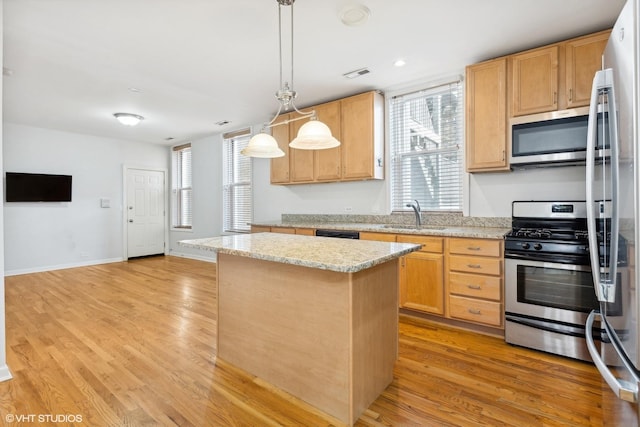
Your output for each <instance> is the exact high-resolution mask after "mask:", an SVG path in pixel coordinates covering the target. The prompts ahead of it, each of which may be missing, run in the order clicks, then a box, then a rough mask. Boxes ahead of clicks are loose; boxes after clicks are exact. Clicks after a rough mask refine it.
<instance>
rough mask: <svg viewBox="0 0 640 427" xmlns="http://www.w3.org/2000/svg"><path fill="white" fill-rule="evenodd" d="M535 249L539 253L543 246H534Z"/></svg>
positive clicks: (537, 244)
mask: <svg viewBox="0 0 640 427" xmlns="http://www.w3.org/2000/svg"><path fill="white" fill-rule="evenodd" d="M533 249H535V250H536V251H539V250H540V249H542V245H541V244H540V243H536V244H535V245H533Z"/></svg>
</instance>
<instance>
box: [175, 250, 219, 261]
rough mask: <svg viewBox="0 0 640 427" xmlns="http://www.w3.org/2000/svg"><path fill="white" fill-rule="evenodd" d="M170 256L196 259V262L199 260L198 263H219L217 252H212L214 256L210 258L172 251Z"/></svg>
mask: <svg viewBox="0 0 640 427" xmlns="http://www.w3.org/2000/svg"><path fill="white" fill-rule="evenodd" d="M169 256H177V257H180V258H190V259H195V260H198V261H207V262H212V263H214V264H215V262H216V261H217V257H216V253H215V252H212V256H211V257H208V256H203V255H197V254H187V253H184V252H176V251H171V253H170V254H169Z"/></svg>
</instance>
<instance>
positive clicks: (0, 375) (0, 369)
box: [0, 365, 13, 382]
mask: <svg viewBox="0 0 640 427" xmlns="http://www.w3.org/2000/svg"><path fill="white" fill-rule="evenodd" d="M11 378H13V377H12V376H11V372H9V367H8V366H7V365H3V366H0V382H2V381H7V380H10V379H11Z"/></svg>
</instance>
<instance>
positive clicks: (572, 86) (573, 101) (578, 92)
mask: <svg viewBox="0 0 640 427" xmlns="http://www.w3.org/2000/svg"><path fill="white" fill-rule="evenodd" d="M609 34H610V31H603V32H601V33H598V34H594V35H591V36H586V37H581V38H579V39H575V40H572V41H570V42H567V43H566V45H565V58H566V86H567V89H566V97H567V107H571V108H573V107H581V106H585V105H589V102H590V101H591V85H592V84H593V76H594V74H595V73H596V71H598V70H600V69H601V68H602V53H603V52H604V48H605V46H606V45H607V40H609Z"/></svg>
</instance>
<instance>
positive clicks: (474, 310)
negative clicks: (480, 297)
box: [467, 308, 482, 314]
mask: <svg viewBox="0 0 640 427" xmlns="http://www.w3.org/2000/svg"><path fill="white" fill-rule="evenodd" d="M467 311H468V312H469V313H471V314H482V312H481V311H480V310H478V309H477V308H470V309H468V310H467Z"/></svg>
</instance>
